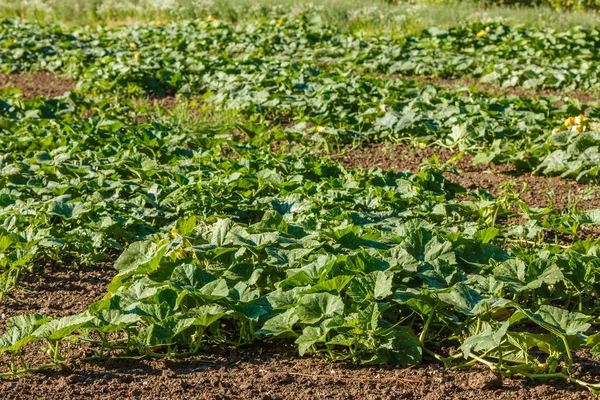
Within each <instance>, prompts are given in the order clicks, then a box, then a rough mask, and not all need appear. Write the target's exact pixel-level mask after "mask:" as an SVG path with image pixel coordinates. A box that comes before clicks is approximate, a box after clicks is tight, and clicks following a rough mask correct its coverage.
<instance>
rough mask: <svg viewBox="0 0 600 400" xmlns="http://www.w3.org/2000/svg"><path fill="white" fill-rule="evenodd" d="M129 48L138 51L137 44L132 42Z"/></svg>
mask: <svg viewBox="0 0 600 400" xmlns="http://www.w3.org/2000/svg"><path fill="white" fill-rule="evenodd" d="M129 47H131V48H132V49H137V44H135V43H133V42H131V43H129Z"/></svg>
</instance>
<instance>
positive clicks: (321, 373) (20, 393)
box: [0, 265, 600, 400]
mask: <svg viewBox="0 0 600 400" xmlns="http://www.w3.org/2000/svg"><path fill="white" fill-rule="evenodd" d="M114 275H115V271H114V270H112V269H111V268H110V267H109V266H108V265H100V266H98V267H95V268H92V269H87V270H72V269H62V270H53V269H50V268H47V269H45V270H42V271H40V274H39V275H38V276H37V277H33V276H30V277H28V278H26V279H25V280H24V284H23V287H24V289H25V291H22V292H18V293H15V295H14V298H13V299H9V300H6V299H5V300H3V302H2V305H1V306H0V307H1V308H0V309H1V312H0V313H1V314H4V315H5V316H11V315H15V314H20V313H23V312H41V313H44V314H49V315H54V316H60V315H67V314H72V313H76V312H80V311H82V310H84V309H85V307H86V306H87V304H88V303H91V302H93V301H96V300H99V299H100V298H101V297H102V295H103V294H104V291H105V286H106V284H107V283H108V282H109V281H110V279H111V278H112V277H113V276H114ZM3 329H4V327H3V326H0V331H2V330H3ZM32 347H35V346H32ZM64 347H65V348H64V354H66V355H68V356H69V357H70V358H71V362H70V364H69V368H65V369H64V370H63V371H58V370H49V371H46V372H43V373H37V374H31V375H25V376H21V377H8V378H1V379H0V392H1V393H3V395H4V398H7V399H40V398H43V399H58V398H60V399H79V398H93V399H122V398H140V399H154V398H181V399H188V398H189V399H290V398H295V399H296V398H298V399H314V398H326V399H427V400H433V399H454V398H456V399H458V398H460V399H481V398H483V397H488V398H490V399H514V398H527V399H561V400H570V399H584V398H585V399H592V398H593V396H592V395H591V394H590V393H588V392H587V391H586V390H585V389H582V388H580V387H578V386H576V385H568V384H566V383H564V382H562V381H550V382H546V383H542V382H532V381H528V380H525V379H509V378H504V379H502V380H501V379H499V378H498V377H497V376H495V375H494V374H492V373H491V372H489V370H486V369H484V368H482V367H476V368H473V369H470V370H464V371H462V370H461V371H454V370H447V369H444V368H443V367H442V366H441V365H439V364H437V363H435V362H434V361H432V360H430V359H426V360H425V362H424V364H423V365H420V366H415V367H412V368H408V369H398V368H392V367H386V366H378V367H358V366H355V365H352V364H349V363H343V362H339V363H335V364H332V363H328V362H326V361H324V360H322V359H318V358H314V357H304V358H300V357H298V356H297V355H296V347H295V345H293V344H292V343H283V344H281V343H278V344H277V345H275V344H271V343H263V344H257V345H253V346H249V347H245V348H233V347H230V346H227V345H222V346H214V347H212V348H210V349H209V350H207V351H206V352H205V354H204V355H203V356H201V357H194V358H187V359H180V360H177V359H142V360H132V359H122V358H121V359H119V358H112V359H108V360H104V361H83V359H82V358H83V357H84V356H86V355H87V356H89V355H90V354H91V352H90V349H89V347H87V346H86V345H85V344H83V343H80V342H75V343H68V344H65V346H64ZM583 356H584V357H585V358H584V359H581V360H577V364H578V366H581V371H579V372H580V373H581V374H582V375H583V376H585V378H586V379H591V380H593V379H598V377H599V376H600V371H599V370H598V369H599V368H598V363H597V361H595V360H593V359H592V358H591V357H590V356H589V355H585V354H584V355H583ZM25 357H26V359H28V361H35V360H34V359H32V358H38V359H42V358H44V357H46V356H45V355H44V353H43V352H42V351H40V350H37V351H36V350H35V349H33V350H30V351H29V352H28V353H27V354H26V355H25ZM41 362H45V360H44V361H41Z"/></svg>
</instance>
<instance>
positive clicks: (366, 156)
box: [334, 144, 600, 209]
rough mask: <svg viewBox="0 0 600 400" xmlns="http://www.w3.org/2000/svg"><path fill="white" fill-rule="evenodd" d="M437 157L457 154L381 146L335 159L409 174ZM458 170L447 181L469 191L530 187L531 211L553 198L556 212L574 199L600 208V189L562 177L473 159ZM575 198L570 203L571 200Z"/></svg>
mask: <svg viewBox="0 0 600 400" xmlns="http://www.w3.org/2000/svg"><path fill="white" fill-rule="evenodd" d="M433 155H437V156H438V157H439V159H440V161H448V160H449V159H450V158H451V157H452V156H454V155H456V152H453V151H450V150H444V149H439V148H433V147H426V148H416V147H412V146H406V145H395V144H378V145H370V146H367V147H364V148H361V149H357V150H352V151H347V152H344V153H340V154H338V155H335V156H334V157H335V158H337V159H339V160H340V161H342V162H343V163H344V165H346V166H349V167H360V168H370V167H374V166H377V167H380V168H383V169H389V168H392V169H394V170H398V171H400V170H410V171H413V172H416V171H418V170H419V165H420V164H421V162H422V161H424V160H427V159H429V158H430V157H432V156H433ZM455 167H456V168H457V169H458V170H459V171H460V173H461V175H460V176H457V175H454V174H450V173H448V174H446V175H447V177H448V179H450V180H452V181H454V182H457V183H460V184H461V185H462V186H464V187H465V188H466V189H468V190H475V189H477V188H481V189H486V190H487V191H489V192H490V193H491V194H498V193H499V191H500V190H501V186H500V185H501V184H502V183H504V182H507V181H512V180H514V181H515V182H516V184H517V188H522V187H523V185H527V187H529V190H528V191H527V192H525V193H523V194H522V195H521V198H522V199H523V200H524V201H525V202H526V203H527V204H528V205H529V206H530V207H547V206H548V205H549V201H548V199H549V198H550V199H551V200H552V202H553V203H554V205H555V206H556V207H557V208H559V209H560V208H565V207H567V206H568V205H569V202H570V201H573V200H574V199H575V198H578V199H580V200H581V201H580V203H579V206H580V207H581V208H584V209H594V208H600V188H594V187H593V186H591V185H585V184H580V183H577V182H575V181H572V180H567V179H561V178H559V177H544V176H532V175H530V174H521V173H519V172H518V171H516V170H515V169H514V166H511V165H485V166H481V165H480V166H474V165H473V164H472V156H470V155H463V157H462V158H461V160H460V161H457V162H456V163H455ZM570 197H572V199H571V200H570V199H569V198H570Z"/></svg>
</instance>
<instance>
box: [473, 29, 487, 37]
mask: <svg viewBox="0 0 600 400" xmlns="http://www.w3.org/2000/svg"><path fill="white" fill-rule="evenodd" d="M485 35H487V32H486V31H485V30H483V29H482V30H480V31H479V32H477V34H476V35H475V36H477V37H482V36H485Z"/></svg>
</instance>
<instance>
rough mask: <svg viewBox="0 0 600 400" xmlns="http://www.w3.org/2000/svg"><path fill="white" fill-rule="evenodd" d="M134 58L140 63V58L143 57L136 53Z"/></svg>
mask: <svg viewBox="0 0 600 400" xmlns="http://www.w3.org/2000/svg"><path fill="white" fill-rule="evenodd" d="M133 58H135V61H140V58H142V55H141V54H140V53H135V54H134V55H133Z"/></svg>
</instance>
